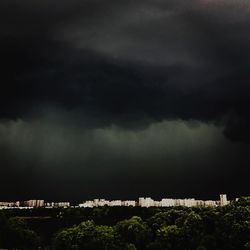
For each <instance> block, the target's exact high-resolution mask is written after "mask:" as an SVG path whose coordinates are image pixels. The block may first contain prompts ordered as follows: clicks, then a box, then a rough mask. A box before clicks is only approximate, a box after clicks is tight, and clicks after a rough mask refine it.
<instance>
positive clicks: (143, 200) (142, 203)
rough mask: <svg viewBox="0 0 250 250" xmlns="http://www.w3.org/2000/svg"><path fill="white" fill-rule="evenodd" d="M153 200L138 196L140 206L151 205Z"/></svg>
mask: <svg viewBox="0 0 250 250" xmlns="http://www.w3.org/2000/svg"><path fill="white" fill-rule="evenodd" d="M154 204H155V203H154V200H153V199H151V198H150V197H147V198H142V197H141V198H139V206H141V207H153V206H154Z"/></svg>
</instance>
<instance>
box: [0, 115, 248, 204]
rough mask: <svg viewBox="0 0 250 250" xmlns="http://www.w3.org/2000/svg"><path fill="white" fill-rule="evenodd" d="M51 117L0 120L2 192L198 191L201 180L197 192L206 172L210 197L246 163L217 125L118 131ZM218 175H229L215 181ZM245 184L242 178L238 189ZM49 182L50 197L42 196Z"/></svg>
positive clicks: (240, 150)
mask: <svg viewBox="0 0 250 250" xmlns="http://www.w3.org/2000/svg"><path fill="white" fill-rule="evenodd" d="M64 118H65V117H64ZM60 121H62V118H61V119H60ZM57 122H58V120H57V121H56V120H53V121H52V120H51V119H50V118H48V117H47V118H46V117H45V118H43V119H42V120H37V121H33V122H25V121H23V120H17V121H15V122H14V121H12V122H4V123H1V125H0V138H1V143H0V148H1V152H3V153H4V154H2V155H1V157H0V161H1V176H2V177H3V176H5V177H4V178H1V187H2V188H3V187H4V186H6V185H8V183H11V185H10V186H9V188H8V190H7V194H8V195H9V196H11V197H19V195H20V194H21V195H22V197H24V198H26V197H29V196H32V197H38V196H45V197H48V198H53V197H56V198H58V199H60V198H63V197H64V198H65V195H66V196H67V197H70V198H71V199H83V198H82V196H85V197H88V198H91V197H94V196H96V195H103V196H105V197H107V196H108V197H110V194H112V195H114V196H116V195H117V196H119V195H122V196H123V197H127V198H129V197H136V196H137V195H138V196H139V195H146V194H147V192H149V193H148V195H149V194H152V195H155V196H158V195H159V194H160V192H170V193H176V194H178V193H179V194H182V195H185V192H186V193H188V192H189V193H190V194H192V193H194V194H195V192H196V195H201V194H203V193H202V191H201V190H200V191H199V192H200V193H199V192H198V191H197V190H196V188H198V186H199V185H201V186H202V188H203V192H204V188H205V189H206V186H207V185H209V183H210V181H211V177H212V178H213V181H214V182H213V183H214V185H215V186H214V188H212V187H211V190H210V195H216V192H217V191H218V190H217V188H220V189H221V190H224V189H228V188H229V187H230V180H231V179H232V178H233V176H234V177H235V174H236V173H239V172H242V171H244V168H242V167H243V166H242V167H241V166H238V165H237V164H240V163H241V162H242V161H243V162H247V161H249V159H248V158H247V157H246V155H247V153H249V149H246V148H244V147H243V146H242V145H241V144H238V145H235V144H234V143H228V141H227V140H226V139H225V138H224V137H223V136H222V133H221V130H222V128H218V127H216V126H214V125H213V124H206V123H200V122H195V121H193V122H185V121H181V120H180V121H163V122H158V123H154V124H152V125H150V126H149V127H147V128H145V129H142V130H131V129H125V130H124V129H121V128H119V127H117V126H115V125H113V126H109V127H105V128H97V129H89V128H84V127H80V126H78V125H74V124H73V123H71V124H68V125H66V124H58V123H57ZM224 173H226V176H227V178H228V179H227V180H223V181H220V179H221V176H223V174H224ZM209 176H210V177H209ZM236 176H237V174H236ZM180 181H181V182H182V185H179V184H178V183H179V182H180ZM149 182H150V183H151V184H150V185H149ZM216 182H218V183H216ZM148 185H149V186H148ZM197 185H198V186H197ZM244 185H246V183H245V181H244V179H243V180H242V183H241V185H240V186H239V189H240V188H242V186H244ZM16 186H19V188H18V189H16ZM31 186H33V187H35V188H34V189H30V187H31ZM52 186H53V189H54V191H55V192H57V191H58V194H57V195H55V193H53V194H50V193H49V189H50V188H51V187H52ZM183 186H185V189H184V190H183ZM12 187H13V188H12ZM79 189H81V192H78V191H77V192H76V190H79ZM56 190H57V191H56ZM115 190H116V191H115ZM160 190H161V191H160ZM195 190H196V191H195ZM237 191H238V189H237V188H236V190H235V192H237Z"/></svg>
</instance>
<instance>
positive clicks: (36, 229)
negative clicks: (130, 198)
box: [0, 197, 250, 250]
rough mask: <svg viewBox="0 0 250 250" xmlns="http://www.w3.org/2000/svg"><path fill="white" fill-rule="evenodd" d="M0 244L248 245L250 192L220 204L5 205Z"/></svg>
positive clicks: (129, 248)
mask: <svg viewBox="0 0 250 250" xmlns="http://www.w3.org/2000/svg"><path fill="white" fill-rule="evenodd" d="M0 249H20V250H22V249H23V250H27V249H31V250H32V249H55V250H68V249H72V250H73V249H83V250H85V249H86V250H99V249H104V250H122V249H125V250H136V249H137V250H144V249H147V250H163V249H199V250H202V249H204V250H205V249H211V250H212V249H213V250H214V249H220V250H221V249H222V250H223V249H225V250H230V249H237V250H240V249H250V198H249V197H248V198H241V199H240V200H239V201H238V202H234V203H232V204H230V205H228V206H225V207H217V208H205V207H196V208H185V207H174V208H148V209H146V208H139V207H136V208H132V207H113V208H109V207H102V208H94V209H80V208H74V209H73V208H71V209H34V210H2V211H0Z"/></svg>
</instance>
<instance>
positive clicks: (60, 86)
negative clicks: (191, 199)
mask: <svg viewBox="0 0 250 250" xmlns="http://www.w3.org/2000/svg"><path fill="white" fill-rule="evenodd" d="M249 12H250V3H249V2H248V1H244V0H239V1H234V0H227V1H226V0H221V1H212V0H191V1H188V2H187V1H181V0H168V1H163V0H154V1H153V0H146V1H145V0H144V1H141V0H139V1H136V2H135V1H123V0H116V1H114V0H111V1H108V2H107V1H103V0H91V1H90V0H82V1H80V0H72V1H65V0H62V1H58V0H51V1H48V0H45V1H41V0H37V1H31V0H23V1H21V2H20V1H17V0H2V1H1V3H0V28H1V32H0V54H1V90H0V147H1V152H2V153H1V155H0V165H1V171H2V173H3V175H1V176H4V177H3V179H1V182H2V183H6V182H8V181H10V180H11V179H12V177H13V179H12V180H14V182H15V183H17V184H18V185H21V183H27V182H29V180H30V181H31V183H30V184H31V185H32V184H33V183H39V185H38V187H37V191H36V192H34V193H33V194H35V193H36V194H37V193H39V192H41V193H42V187H43V188H45V189H46V187H44V184H43V181H42V180H44V179H45V178H48V183H50V185H51V186H53V184H52V183H53V181H55V182H57V181H58V182H59V183H61V185H66V183H67V182H68V185H73V183H74V182H75V183H76V187H78V188H79V189H80V188H82V187H84V188H86V187H87V186H88V185H90V187H91V188H93V190H95V191H93V193H95V192H96V193H98V191H97V190H100V188H98V185H99V184H98V183H102V184H103V185H104V184H106V183H109V181H110V180H111V179H112V180H116V179H117V181H118V180H120V181H121V182H120V183H124V186H123V187H120V188H118V189H117V194H119V192H120V193H123V194H125V193H126V191H125V190H126V188H125V186H126V185H125V183H126V181H128V180H130V181H131V191H130V194H132V193H133V192H132V191H135V189H136V188H138V187H136V183H138V180H137V176H138V178H140V175H142V176H141V178H140V182H141V187H142V190H143V189H145V190H146V189H147V188H146V187H147V185H148V184H147V181H148V179H149V178H150V176H154V177H155V180H158V181H154V182H153V183H154V185H156V188H152V190H153V191H152V193H153V194H156V195H158V194H159V192H158V193H157V191H156V190H157V184H158V183H162V184H158V185H162V186H164V185H165V184H164V183H165V181H166V182H167V183H168V182H169V185H168V187H169V188H170V190H172V191H173V190H174V181H177V180H178V178H181V180H182V181H183V183H185V184H183V185H189V186H190V189H189V190H190V192H192V190H194V189H195V187H197V185H195V184H193V186H192V184H190V183H191V182H192V183H195V181H197V180H198V183H200V184H201V185H202V182H201V180H202V179H203V177H204V173H207V174H208V176H209V178H207V182H205V183H206V185H208V183H209V181H210V180H212V179H213V177H214V178H215V181H214V183H217V184H216V185H215V188H214V190H217V192H218V189H221V190H225V191H227V190H231V189H230V185H229V184H228V182H227V181H226V180H232V176H238V177H239V178H243V179H244V176H245V175H246V174H249V170H248V169H245V170H243V166H247V165H248V163H249V158H248V157H247V156H246V154H247V153H248V151H249V142H250V132H249V131H250V129H249V128H250V125H249V124H250V116H249V110H248V109H249V106H250V85H249V82H250V77H249V65H250V49H249V44H250V35H249V27H250V15H249ZM201 169H202V170H201ZM215 169H216V170H218V169H219V170H218V172H217V173H215V172H214V171H215ZM133 171H135V172H133ZM71 173H72V177H69V176H71ZM164 173H165V174H166V175H167V176H169V177H167V179H166V180H165V179H164V178H163V177H162V176H164V175H163V174H164ZM187 173H192V174H191V175H192V176H194V177H195V178H194V177H193V178H191V179H190V181H185V178H184V177H186V175H187ZM194 173H197V175H195V174H194ZM225 173H226V174H225ZM85 174H86V177H84V176H85ZM223 174H225V176H223ZM12 175H14V176H12ZM45 176H46V177H45ZM56 176H58V180H57V179H56ZM219 176H221V183H220V181H219V180H220V178H219ZM40 177H41V178H40ZM78 177H79V179H77V178H78ZM80 177H81V179H80ZM122 178H124V180H123V181H122ZM83 179H84V180H85V181H86V185H85V184H80V183H82V181H83ZM4 180H6V181H4ZM37 180H39V181H37ZM106 180H107V182H106ZM171 180H172V181H171ZM191 180H192V181H191ZM208 180H209V181H208ZM83 182H84V181H83ZM171 183H172V184H171ZM223 183H224V184H225V183H227V184H225V186H224V184H223ZM244 183H245V182H244V180H243V181H242V182H241V184H239V188H238V190H239V191H238V192H239V193H240V192H243V191H242V190H244V188H245V186H244V185H245V184H244ZM95 184H96V185H97V188H95V187H94V185H95ZM3 185H5V184H3ZM206 185H205V184H204V186H206ZM162 186H158V190H159V188H160V187H162ZM171 187H172V188H173V189H171ZM224 187H225V189H224ZM243 187H244V188H243ZM47 189H49V187H47ZM20 190H21V189H20ZM28 190H29V189H28V185H26V186H24V189H23V193H25V192H30V194H32V192H31V191H28ZM65 190H67V188H65ZM73 190H74V188H72V189H70V188H69V189H68V192H69V193H70V192H73ZM104 190H106V191H105V192H106V193H108V192H110V193H111V191H110V190H111V186H109V185H107V189H104ZM148 190H150V189H148ZM176 190H178V191H173V192H175V193H176V194H178V192H179V193H182V192H181V189H178V188H177V189H176ZM202 190H204V191H202V192H203V193H206V192H207V191H206V190H207V188H205V187H204V188H203V189H202ZM15 192H18V190H17V189H16V186H13V190H11V191H10V192H9V194H11V195H12V196H13V195H14V194H15ZM20 192H21V191H20ZM65 192H66V191H65ZM142 192H143V191H142ZM44 193H47V194H48V193H49V191H48V190H47V191H44ZM79 193H80V192H79ZM90 193H91V192H90ZM90 193H88V192H87V191H86V193H85V194H86V195H87V194H90ZM93 193H91V194H93ZM113 193H114V194H116V191H114V190H113ZM135 193H136V192H135ZM138 193H139V191H138ZM207 193H209V192H207ZM211 193H213V191H211ZM19 195H20V194H19ZM77 196H78V195H76V197H77Z"/></svg>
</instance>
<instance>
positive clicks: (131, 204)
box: [122, 200, 136, 207]
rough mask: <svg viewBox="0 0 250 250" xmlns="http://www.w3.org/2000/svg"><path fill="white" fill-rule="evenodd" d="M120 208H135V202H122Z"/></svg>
mask: <svg viewBox="0 0 250 250" xmlns="http://www.w3.org/2000/svg"><path fill="white" fill-rule="evenodd" d="M122 206H125V207H130V206H131V207H135V206H136V202H135V201H132V200H127V201H123V202H122Z"/></svg>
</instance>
